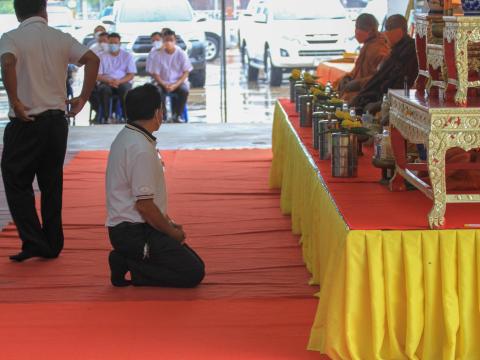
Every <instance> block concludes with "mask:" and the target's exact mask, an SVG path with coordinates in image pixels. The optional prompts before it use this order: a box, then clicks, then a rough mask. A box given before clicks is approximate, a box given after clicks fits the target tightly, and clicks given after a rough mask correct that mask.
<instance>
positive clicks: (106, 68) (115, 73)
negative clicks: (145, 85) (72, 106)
mask: <svg viewBox="0 0 480 360" xmlns="http://www.w3.org/2000/svg"><path fill="white" fill-rule="evenodd" d="M120 39H121V38H120V35H119V34H117V33H111V34H110V35H108V44H109V51H108V53H103V54H102V55H101V56H100V69H99V72H98V78H97V80H98V81H99V82H100V84H99V85H98V94H99V99H100V103H101V105H102V108H103V114H100V116H99V117H98V118H99V120H100V122H101V123H105V122H108V118H109V115H110V114H109V110H110V106H109V105H110V99H111V97H112V95H117V96H118V97H119V99H120V101H122V104H123V105H125V104H124V102H125V95H126V94H127V92H128V90H130V89H131V88H132V83H131V82H132V80H133V78H134V76H135V74H136V72H137V67H136V65H135V61H134V59H133V56H132V55H131V54H130V53H129V52H127V51H125V50H123V49H122V48H121V47H120ZM123 108H124V109H125V106H123Z"/></svg>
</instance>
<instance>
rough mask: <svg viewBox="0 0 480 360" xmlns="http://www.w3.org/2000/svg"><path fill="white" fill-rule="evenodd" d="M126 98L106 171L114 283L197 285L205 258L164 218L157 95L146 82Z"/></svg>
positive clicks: (163, 186)
mask: <svg viewBox="0 0 480 360" xmlns="http://www.w3.org/2000/svg"><path fill="white" fill-rule="evenodd" d="M125 102H126V114H127V120H128V124H127V125H126V126H125V127H124V128H123V129H122V130H121V131H120V133H119V134H118V135H117V137H116V138H115V140H114V142H113V144H112V146H111V148H110V154H109V157H108V166H107V176H106V189H107V210H108V219H107V226H108V232H109V237H110V242H111V244H112V246H113V249H114V250H113V251H112V252H110V256H109V259H108V260H109V264H110V270H111V281H112V284H113V285H114V286H127V285H130V284H133V285H136V286H166V287H183V288H188V287H195V286H197V285H198V284H199V283H200V282H201V281H202V279H203V277H204V275H205V267H204V263H203V261H202V260H201V259H200V257H199V256H198V255H197V254H196V253H195V252H194V251H193V250H192V249H191V248H190V247H189V246H188V245H187V244H186V243H185V239H186V235H185V232H184V231H183V228H182V226H181V225H178V224H176V223H175V222H173V221H172V220H171V219H170V218H169V217H168V213H167V192H166V186H165V177H164V172H163V163H162V160H161V158H160V157H159V154H158V152H157V149H156V139H155V137H154V136H153V135H152V133H153V132H155V131H157V130H158V129H159V128H160V125H161V123H162V116H163V102H162V98H161V95H160V93H159V91H158V89H157V87H155V86H154V85H151V84H146V85H143V86H140V87H137V88H135V89H134V90H131V91H130V92H129V93H128V94H127V98H126V101H125ZM127 272H130V277H131V281H130V280H126V279H125V275H126V274H127Z"/></svg>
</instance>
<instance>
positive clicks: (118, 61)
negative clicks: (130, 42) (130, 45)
mask: <svg viewBox="0 0 480 360" xmlns="http://www.w3.org/2000/svg"><path fill="white" fill-rule="evenodd" d="M136 73H137V66H136V65H135V59H134V58H133V56H132V54H130V53H129V52H127V51H125V50H123V49H120V53H119V54H118V55H117V56H113V55H112V54H110V53H109V52H104V53H102V54H101V55H100V69H99V71H98V74H99V75H103V76H108V77H109V78H111V79H113V80H120V79H123V78H124V77H125V76H126V75H127V74H136Z"/></svg>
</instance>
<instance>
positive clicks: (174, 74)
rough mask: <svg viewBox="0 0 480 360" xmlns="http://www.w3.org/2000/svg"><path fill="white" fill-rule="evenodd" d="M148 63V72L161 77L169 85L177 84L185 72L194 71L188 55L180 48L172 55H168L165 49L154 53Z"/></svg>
mask: <svg viewBox="0 0 480 360" xmlns="http://www.w3.org/2000/svg"><path fill="white" fill-rule="evenodd" d="M148 62H149V63H148V65H147V71H148V72H149V73H151V74H157V75H159V76H160V79H162V80H163V81H165V82H166V83H167V84H168V85H170V84H174V83H176V82H177V81H178V79H180V78H181V77H182V75H183V73H184V72H185V71H189V72H190V71H192V70H193V67H192V64H191V63H190V59H189V58H188V55H187V53H186V52H185V51H183V50H182V49H181V48H179V47H178V46H177V47H176V49H175V51H174V52H173V53H172V54H169V53H167V51H166V50H165V48H163V47H162V48H161V49H160V50H157V51H154V52H152V53H151V54H150V55H149V58H148ZM185 82H187V81H185Z"/></svg>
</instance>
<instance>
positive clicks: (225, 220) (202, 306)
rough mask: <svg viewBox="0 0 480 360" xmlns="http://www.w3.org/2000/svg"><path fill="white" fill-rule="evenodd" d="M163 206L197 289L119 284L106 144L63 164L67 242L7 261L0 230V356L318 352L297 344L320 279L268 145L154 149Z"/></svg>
mask: <svg viewBox="0 0 480 360" xmlns="http://www.w3.org/2000/svg"><path fill="white" fill-rule="evenodd" d="M162 154H163V157H164V160H165V162H166V165H167V179H168V187H169V203H170V211H169V212H170V215H171V216H172V217H173V218H174V219H176V220H177V221H178V222H180V223H183V224H184V225H185V229H186V232H187V234H188V242H189V243H190V244H191V246H193V247H194V248H195V249H196V250H198V252H199V254H200V255H201V256H202V257H203V258H204V260H205V262H206V264H207V277H206V278H205V281H204V283H203V284H202V285H201V286H200V287H199V288H197V289H193V290H175V289H160V288H126V289H116V288H113V287H111V286H110V285H109V282H108V276H109V272H108V265H107V254H108V251H109V249H110V245H109V242H108V238H107V234H106V230H105V228H104V227H103V223H104V220H105V208H104V202H105V199H104V170H105V166H106V156H107V153H106V152H82V153H80V154H78V155H77V156H76V157H75V159H73V160H72V162H71V163H70V164H69V165H68V167H67V168H66V171H65V192H64V224H65V238H66V240H65V244H66V245H65V250H64V252H63V253H62V256H61V257H60V258H59V259H57V260H55V261H42V260H33V261H29V262H26V263H23V264H12V263H9V262H8V260H7V255H8V254H11V253H13V252H15V251H17V250H18V247H19V241H18V239H17V235H16V232H15V230H14V228H13V227H8V228H7V229H6V230H5V231H4V232H3V233H2V234H1V237H2V239H1V243H0V245H1V247H0V259H3V260H0V339H1V350H0V354H1V355H2V356H1V358H2V359H33V358H35V359H141V358H144V359H310V358H312V359H313V358H315V359H318V358H319V357H320V356H319V354H317V353H312V352H308V351H306V350H305V348H306V344H307V340H308V334H309V331H310V326H311V324H312V322H313V318H314V314H315V309H316V305H317V300H316V299H315V298H313V296H312V295H313V294H314V293H315V291H316V290H317V289H316V288H314V287H309V286H308V285H306V284H307V281H308V277H309V276H308V274H307V272H306V270H305V267H304V265H303V262H302V259H301V251H300V248H299V246H298V243H297V242H298V238H297V237H295V236H292V235H291V232H290V220H289V218H288V217H282V216H281V215H280V211H279V193H278V192H276V191H271V190H268V188H267V184H268V172H269V168H270V161H271V154H270V151H267V150H242V151H175V152H173V151H172V152H162Z"/></svg>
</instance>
